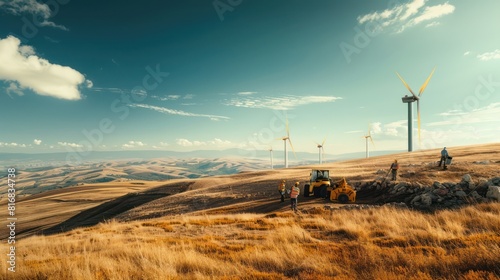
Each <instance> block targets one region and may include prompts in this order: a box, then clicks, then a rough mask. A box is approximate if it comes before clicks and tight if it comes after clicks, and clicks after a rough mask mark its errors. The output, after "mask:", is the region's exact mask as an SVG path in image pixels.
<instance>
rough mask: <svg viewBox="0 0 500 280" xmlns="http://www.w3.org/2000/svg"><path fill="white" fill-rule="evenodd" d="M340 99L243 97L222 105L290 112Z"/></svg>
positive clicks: (325, 97)
mask: <svg viewBox="0 0 500 280" xmlns="http://www.w3.org/2000/svg"><path fill="white" fill-rule="evenodd" d="M338 99H342V98H341V97H335V96H293V95H286V96H282V97H271V96H267V97H253V98H252V97H243V98H234V99H231V100H228V101H226V102H225V103H224V105H228V106H235V107H244V108H259V109H273V110H290V109H292V108H295V107H298V106H302V105H308V104H314V103H326V102H334V101H336V100H338Z"/></svg>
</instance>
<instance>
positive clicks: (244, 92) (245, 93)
mask: <svg viewBox="0 0 500 280" xmlns="http://www.w3.org/2000/svg"><path fill="white" fill-rule="evenodd" d="M256 93H257V92H256V91H240V92H238V95H252V94H256Z"/></svg>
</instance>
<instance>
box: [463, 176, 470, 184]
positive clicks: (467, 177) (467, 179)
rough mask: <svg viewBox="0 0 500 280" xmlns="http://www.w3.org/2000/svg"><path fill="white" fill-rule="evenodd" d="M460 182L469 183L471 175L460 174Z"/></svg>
mask: <svg viewBox="0 0 500 280" xmlns="http://www.w3.org/2000/svg"><path fill="white" fill-rule="evenodd" d="M462 182H466V183H471V182H472V177H471V176H470V175H469V174H465V175H464V176H462Z"/></svg>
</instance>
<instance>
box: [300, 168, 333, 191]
mask: <svg viewBox="0 0 500 280" xmlns="http://www.w3.org/2000/svg"><path fill="white" fill-rule="evenodd" d="M328 187H330V171H329V170H319V169H313V170H311V173H310V179H309V183H308V184H305V185H304V197H309V196H310V195H314V196H315V197H324V196H325V195H326V191H327V188H328Z"/></svg>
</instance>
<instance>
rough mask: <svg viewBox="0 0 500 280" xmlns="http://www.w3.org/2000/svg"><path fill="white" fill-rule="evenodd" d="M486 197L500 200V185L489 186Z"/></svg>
mask: <svg viewBox="0 0 500 280" xmlns="http://www.w3.org/2000/svg"><path fill="white" fill-rule="evenodd" d="M486 197H487V198H492V199H495V200H496V201H500V187H497V186H489V187H488V192H487V193H486Z"/></svg>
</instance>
